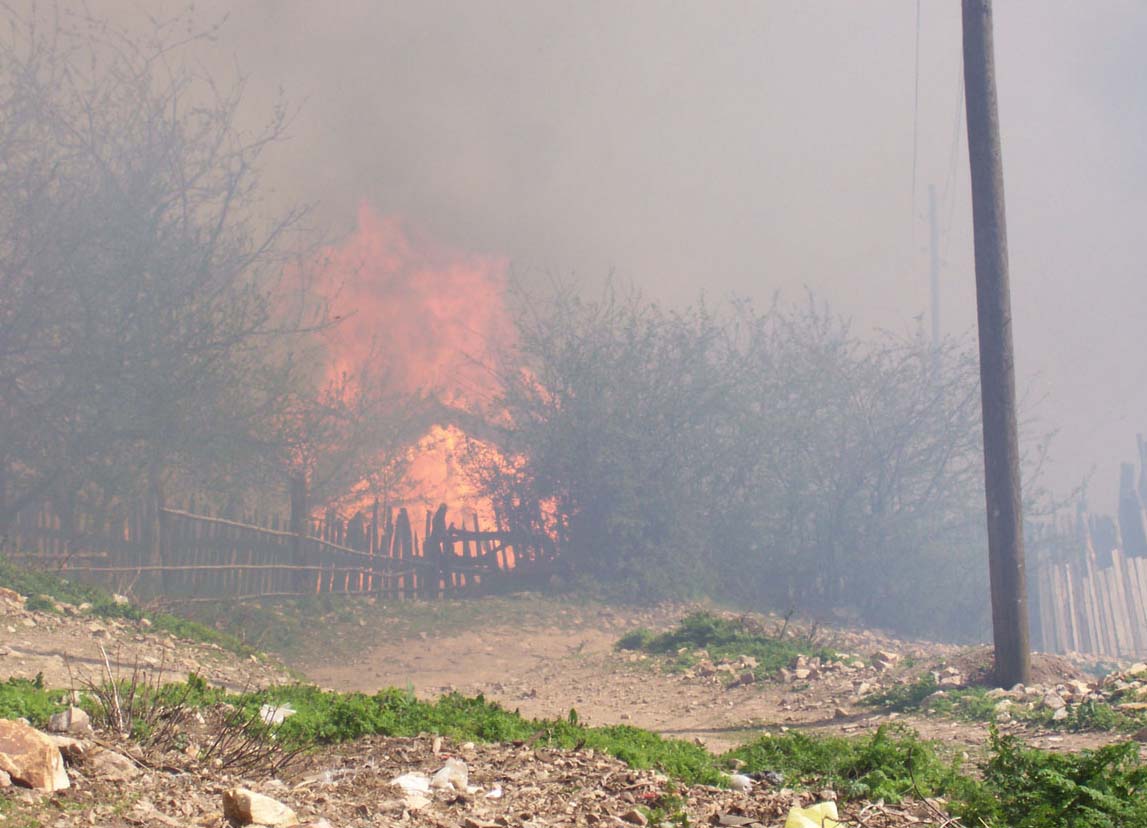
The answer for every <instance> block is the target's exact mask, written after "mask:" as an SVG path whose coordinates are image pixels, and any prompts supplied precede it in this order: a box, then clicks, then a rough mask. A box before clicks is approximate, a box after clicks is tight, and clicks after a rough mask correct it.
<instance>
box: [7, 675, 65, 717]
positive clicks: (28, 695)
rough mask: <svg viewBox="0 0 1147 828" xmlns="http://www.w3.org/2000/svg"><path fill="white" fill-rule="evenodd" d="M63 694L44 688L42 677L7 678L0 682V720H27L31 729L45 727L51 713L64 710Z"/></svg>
mask: <svg viewBox="0 0 1147 828" xmlns="http://www.w3.org/2000/svg"><path fill="white" fill-rule="evenodd" d="M62 699H63V694H62V693H60V692H52V691H50V690H48V689H46V688H45V687H44V679H43V676H37V677H36V678H35V679H19V678H9V679H8V680H7V681H4V682H0V719H27V720H28V721H29V722H31V723H32V726H33V727H45V726H47V724H48V719H49V718H50V717H51V715H52V714H53V713H56V712H58V711H60V710H63V709H64V704H63V701H62Z"/></svg>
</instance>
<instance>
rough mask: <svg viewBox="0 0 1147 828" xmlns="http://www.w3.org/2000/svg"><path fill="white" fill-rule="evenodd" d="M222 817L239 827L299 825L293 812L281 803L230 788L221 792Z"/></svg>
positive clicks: (239, 789)
mask: <svg viewBox="0 0 1147 828" xmlns="http://www.w3.org/2000/svg"><path fill="white" fill-rule="evenodd" d="M223 815H224V816H225V817H227V818H228V819H231V820H234V821H235V822H238V823H240V824H241V825H251V824H258V825H267V826H270V828H280V827H281V826H288V825H298V824H299V818H298V817H297V816H295V812H294V811H292V810H291V809H290V808H288V807H287V806H286V805H284V804H283V803H282V802H279V800H277V799H271V797H269V796H263V794H259V793H255V792H254V791H249V790H247V789H246V788H231V789H230V790H228V791H224V792H223Z"/></svg>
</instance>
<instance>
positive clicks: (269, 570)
mask: <svg viewBox="0 0 1147 828" xmlns="http://www.w3.org/2000/svg"><path fill="white" fill-rule="evenodd" d="M203 511H206V510H204V509H203V508H202V507H201V506H200V507H197V506H196V504H194V503H192V504H189V505H188V507H187V508H183V509H176V508H170V507H167V506H162V505H158V504H156V505H153V506H152V507H151V508H149V506H148V504H139V505H137V506H136V507H135V508H132V509H130V510H128V511H127V513H126V514H123V515H120V516H117V517H115V518H109V517H103V518H95V517H93V516H91V515H79V514H61V512H60V511H59V510H57V509H55V508H53V506H52V505H51V504H44V505H43V506H41V507H40V508H38V509H35V510H30V511H28V512H24V513H21V514H20V515H19V516H18V517H17V518H16V520H15V522H14V524H13V525H12V526H11V527H9V529H8V531H7V538H6V539H5V541H6V542H5V544H4V549H3V551H4V554H5V555H6V556H7V557H8V558H10V559H12V560H13V561H15V562H17V563H21V564H24V565H29V566H36V567H40V568H50V569H52V570H54V571H56V572H58V573H60V574H61V575H65V576H67V577H76V578H79V579H83V580H89V581H94V582H97V583H100V584H103V585H105V586H107V587H109V588H111V589H113V590H114V591H116V592H121V593H125V594H132V595H136V596H139V597H141V598H162V599H163V600H164V601H169V602H195V601H215V600H221V599H229V600H241V599H249V598H260V597H271V596H303V595H316V594H329V593H361V594H375V595H379V596H383V597H387V598H391V599H401V598H412V597H416V596H417V597H424V598H432V597H439V596H443V595H447V594H453V593H457V592H461V591H473V590H475V589H477V588H481V587H482V585H483V584H484V585H486V586H487V587H489V586H490V585H492V584H493V583H495V582H498V581H508V580H513V581H528V580H531V579H538V578H544V577H548V576H549V575H550V574H552V573H553V572H555V571H556V569H557V566H558V562H557V556H556V553H555V549H554V545H553V543H552V541H551V540H550V539H549V538H547V537H544V536H535V535H528V534H524V533H516V532H511V531H484V530H483V529H482V528H481V527H480V526H479V525H478V522H477V520H476V519H475V520H474V522H473V525H472V527H471V528H464V527H459V526H454V525H453V524H450V523H448V522H447V517H446V510H445V507H441V508H440V509H439V510H438V512H437V513H436V514H435V515H433V516H431V515H429V514H427V516H426V524H425V529H424V531H423V532H422V533H421V534H420V533H419V532H418V531H417V530H415V529H414V527H413V526H412V524H411V521H410V517H409V514H408V512H407V510H406V509H400V510H398V511H397V512H396V513H390V510H381V511H380V510H379V508H378V507H377V506H376V507H375V508H374V509H373V511H372V514H371V515H370V516H369V517H368V516H366V515H364V514H362V513H359V514H357V515H355V516H354V517H352V518H351V519H349V520H344V519H341V518H339V517H338V516H337V515H335V514H333V513H328V514H327V515H326V516H324V517H322V518H311V517H307V518H306V519H305V520H297V519H288V520H282V519H280V518H279V517H277V516H271V517H265V518H262V519H260V518H258V517H255V516H246V517H245V518H234V517H223V516H220V515H218V514H215V515H212V514H203V513H200V512H203Z"/></svg>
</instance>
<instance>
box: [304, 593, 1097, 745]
mask: <svg viewBox="0 0 1147 828" xmlns="http://www.w3.org/2000/svg"><path fill="white" fill-rule="evenodd" d="M681 614H682V611H681V610H680V609H676V610H674V609H666V610H664V611H661V612H658V613H653V614H650V613H647V612H636V611H635V612H632V613H627V612H625V611H619V610H608V611H604V610H594V609H587V610H579V609H577V608H571V607H568V606H555V607H554V608H553V610H552V612H551V614H550V617H548V618H547V617H546V613H545V611H544V610H542V611H538V610H537V609H536V608H534V610H533V611H532V612H531V613H530V617H529V618H528V619H525V620H507V619H505V618H500V619H499V620H498V621H497V622H496V623H488V622H486V623H482V624H481V625H480V630H481V631H480V632H478V631H466V632H462V633H457V632H454V631H453V630H456V629H457V628H458V622H457V620H455V621H454V622H453V623H452V624H451V626H450V628H447V629H445V630H444V629H442V628H435V627H434V625H429V626H428V627H427V628H423V629H420V630H418V631H417V632H411V633H410V634H405V635H404V634H396V635H393V636H391V637H389V638H387V639H385V640H382V641H380V642H379V641H376V643H374V644H373V645H371V646H365V647H363V648H362V649H360V650H358V651H357V652H356V653H355V654H354V655H353V656H350V657H347V658H339V659H330V658H326V657H323V656H322V655H319V656H317V657H315V656H312V657H311V658H309V659H303V661H302V663H299V664H297V665H296V666H297V667H298V668H299V669H301V670H302V671H303V672H304V673H305V674H306V675H307V676H308V677H309V678H310V679H312V680H314V681H315V682H317V683H318V684H320V685H322V686H324V687H329V688H332V689H337V690H359V691H364V692H374V691H376V690H378V689H380V688H383V687H390V686H394V687H411V688H413V689H414V690H415V692H417V693H418V694H419V695H420V696H423V697H435V696H438V695H439V694H441V693H443V692H448V691H450V690H457V691H459V692H461V693H464V694H467V695H473V694H477V693H482V694H484V695H485V696H486V698H489V699H492V700H495V701H497V702H499V703H501V704H502V705H503V706H505V707H507V708H509V709H511V710H513V709H517V710H520V711H521V713H523V714H524V715H527V716H533V717H547V718H552V717H564V716H566V715H567V714H568V712H569V710H570V709H571V708H575V709H576V710H577V712H578V715H579V717H580V718H581V720H582V721H583V722H585V723H587V724H593V725H606V724H631V725H635V726H638V727H643V728H647V729H650V730H654V731H657V732H659V733H662V734H664V735H671V736H676V737H679V738H686V739H696V740H699V741H701V742H703V743H704V744H705V745H707V746H708V747H709V748H710V749H713V750H724V749H727V748H730V747H734V746H736V745H738V744H741V743H743V742H745V741H747V740H748V739H751V738H752V737H753V736H755V735H757V734H759V733H760V732H762V731H763V730H766V729H768V730H774V731H775V730H778V729H781V728H807V729H812V730H817V731H821V732H826V733H838V734H851V733H862V732H866V731H871V730H874V729H875V728H877V727H879V726H880V725H882V724H887V723H889V722H890V721H894V720H897V719H899V720H900V721H903V722H905V723H906V724H908V725H910V726H911V727H912V728H914V729H915V730H917V731H919V732H920V733H921V735H923V736H925V737H926V738H931V739H940V740H942V741H945V742H952V743H956V744H961V745H965V746H968V747H974V748H977V749H978V748H979V747H981V746H982V745H983V744H984V742H985V740H986V737H987V726H986V725H983V724H978V723H965V722H956V721H952V720H950V719H945V718H938V717H926V716H911V717H898V716H897V715H896V714H887V713H880V712H876V711H874V710H872V709H871V708H868V707H863V706H860V705H858V704H857V703H856V702H857V688H858V686H859V685H860V683H862V682H869V683H872V684H875V683H877V682H879V681H882V680H883V681H888V680H889V677H888V676H879V675H878V674H877V673H876V671H875V668H867V669H865V670H856V671H854V672H848V673H842V674H826V675H824V676H823V677H821V678H819V679H818V680H815V681H810V682H805V683H799V684H782V683H778V682H772V681H769V682H759V683H754V684H749V685H746V686H741V687H735V688H732V689H726V688H725V685H726V684H727V683H728V677H727V676H726V677H725V680H724V681H722V680H721V679H719V678H717V677H712V678H710V679H700V678H696V677H692V678H690V677H686V676H684V675H681V674H668V673H665V672H663V671H661V670H660V669H658V668H657V667H656V665H655V662H654V660H652V659H649V658H645V657H642V656H638V655H637V654H634V653H620V652H617V651H615V650H614V643H615V642H616V641H617V639H618V638H619V637H620V636H621V635H622V634H624V632H625V631H627V630H629V629H633V628H634V627H636V626H649V627H654V628H665V627H668V626H669V625H671V624H672V623H673V622H674V621H676V620H677V619H679V618H680V616H681ZM847 641H848V643H850V644H852V645H853V647H854V649H853V651H857V650H856V649H855V648H856V647H859V646H863V645H864V644H866V643H867V644H868V645H869V646H870V647H871V648H872V649H877V648H881V649H883V648H891V647H895V648H896V649H897V650H899V651H900V652H902V653H907V654H910V655H915V656H916V657H926V656H928V655H936V656H939V655H942V654H955V653H956V652H957V648H954V647H950V646H949V647H945V646H942V645H926V644H920V643H911V642H909V643H905V642H894V641H892V640H891V639H887V638H884V637H880V636H876V635H872V634H853V636H852V637H851V638H847ZM1025 737H1026V738H1027V739H1028V740H1029V741H1030V742H1031V743H1032V744H1033V745H1038V746H1040V747H1046V748H1052V749H1055V748H1073V749H1075V748H1080V747H1091V746H1095V745H1097V744H1101V743H1104V742H1106V741H1110V740H1111V737H1110V736H1108V735H1106V734H1062V733H1057V732H1046V733H1045V732H1037V731H1029V732H1026V733H1025Z"/></svg>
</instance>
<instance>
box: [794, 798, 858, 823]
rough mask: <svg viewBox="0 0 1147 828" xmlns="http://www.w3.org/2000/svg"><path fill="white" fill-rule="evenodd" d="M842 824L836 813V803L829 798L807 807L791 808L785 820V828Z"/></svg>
mask: <svg viewBox="0 0 1147 828" xmlns="http://www.w3.org/2000/svg"><path fill="white" fill-rule="evenodd" d="M843 824H844V823H843V822H841V821H840V817H839V815H838V814H837V811H836V803H835V802H833V801H831V800H829V801H827V802H818V803H816V804H815V805H809V806H808V807H807V808H792V809H790V810H789V818H788V819H786V820H785V828H836V826H838V825H843Z"/></svg>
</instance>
